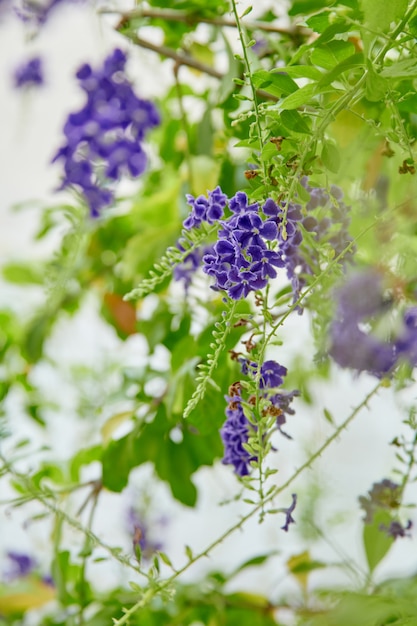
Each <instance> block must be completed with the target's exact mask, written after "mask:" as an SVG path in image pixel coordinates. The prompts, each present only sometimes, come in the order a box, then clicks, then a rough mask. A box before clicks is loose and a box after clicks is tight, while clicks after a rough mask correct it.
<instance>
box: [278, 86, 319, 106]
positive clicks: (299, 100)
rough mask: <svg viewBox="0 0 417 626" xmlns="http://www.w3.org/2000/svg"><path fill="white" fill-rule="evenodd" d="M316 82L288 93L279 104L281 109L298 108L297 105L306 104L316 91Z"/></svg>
mask: <svg viewBox="0 0 417 626" xmlns="http://www.w3.org/2000/svg"><path fill="white" fill-rule="evenodd" d="M316 87H317V85H316V83H310V84H308V85H304V87H301V88H300V89H299V90H298V91H296V92H295V93H292V94H290V95H289V96H287V97H286V98H285V100H284V101H283V102H281V104H280V108H281V109H288V110H289V109H298V107H300V106H302V105H303V104H307V102H310V100H311V98H312V97H313V96H314V95H315V93H316Z"/></svg>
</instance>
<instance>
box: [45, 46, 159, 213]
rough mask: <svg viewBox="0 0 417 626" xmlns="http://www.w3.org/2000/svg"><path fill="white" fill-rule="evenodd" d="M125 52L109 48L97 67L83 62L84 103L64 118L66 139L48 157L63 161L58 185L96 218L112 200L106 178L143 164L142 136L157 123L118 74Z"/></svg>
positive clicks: (112, 178)
mask: <svg viewBox="0 0 417 626" xmlns="http://www.w3.org/2000/svg"><path fill="white" fill-rule="evenodd" d="M126 60H127V59H126V55H125V54H124V52H122V51H121V50H119V49H116V50H114V51H113V52H112V53H111V54H110V55H109V56H108V57H107V58H106V59H105V61H104V63H103V66H102V67H101V68H98V69H97V70H93V69H92V68H91V66H90V65H88V64H84V65H83V66H82V67H81V68H80V69H79V70H78V72H77V74H76V76H77V78H78V80H79V82H80V86H81V88H82V89H83V90H84V91H85V93H86V97H87V100H86V102H85V105H84V106H83V107H82V108H81V109H80V110H79V111H77V112H76V113H72V114H70V115H69V116H68V119H67V121H66V124H65V126H64V134H65V138H66V143H65V144H64V145H63V146H62V147H61V148H60V149H59V150H58V152H57V153H56V155H55V157H54V159H53V161H58V160H62V161H63V162H64V179H63V182H62V184H61V187H60V189H65V188H68V187H72V188H75V189H76V190H77V191H79V192H81V193H82V195H83V196H84V198H85V200H86V201H87V204H88V205H89V207H90V213H91V215H92V216H93V217H97V216H98V215H99V213H100V211H101V209H102V208H103V207H105V206H108V205H109V204H111V202H112V201H113V198H114V193H113V190H112V189H111V188H110V187H109V183H110V182H111V181H115V180H118V179H119V178H120V177H121V176H123V175H124V174H128V175H130V176H133V177H136V176H139V175H140V174H141V173H142V172H143V171H144V170H145V167H146V155H145V152H144V150H143V147H142V144H141V142H142V140H143V138H144V137H145V135H146V133H147V131H148V130H150V129H151V128H154V127H155V126H157V125H158V124H159V121H160V120H159V114H158V112H157V110H156V108H155V106H154V105H153V104H152V103H151V102H148V101H146V100H141V99H140V98H138V97H137V96H136V94H135V93H134V91H133V89H132V85H131V83H130V82H129V81H128V79H127V78H126V76H125V75H124V68H125V64H126Z"/></svg>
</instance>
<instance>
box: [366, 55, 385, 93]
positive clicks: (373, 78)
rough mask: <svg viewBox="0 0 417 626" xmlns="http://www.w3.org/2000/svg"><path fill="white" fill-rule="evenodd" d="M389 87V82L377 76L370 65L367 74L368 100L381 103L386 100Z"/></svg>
mask: <svg viewBox="0 0 417 626" xmlns="http://www.w3.org/2000/svg"><path fill="white" fill-rule="evenodd" d="M388 87H389V83H388V80H387V79H386V78H383V77H382V76H381V75H380V74H377V73H376V72H375V70H374V69H373V67H372V65H371V64H369V65H368V70H367V74H366V98H367V99H368V100H369V101H370V102H380V101H381V100H383V99H384V97H385V94H386V92H387V89H388Z"/></svg>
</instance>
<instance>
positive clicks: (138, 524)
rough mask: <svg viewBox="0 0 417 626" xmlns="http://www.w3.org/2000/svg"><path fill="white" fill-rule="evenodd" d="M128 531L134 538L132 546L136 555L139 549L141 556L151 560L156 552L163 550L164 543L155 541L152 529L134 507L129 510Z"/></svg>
mask: <svg viewBox="0 0 417 626" xmlns="http://www.w3.org/2000/svg"><path fill="white" fill-rule="evenodd" d="M128 531H129V534H130V535H131V537H132V546H133V551H134V552H135V554H136V553H137V550H136V548H137V547H138V548H139V551H140V555H141V557H143V558H144V559H145V560H148V559H150V558H151V557H152V556H153V554H154V553H155V552H157V551H158V550H162V548H163V543H162V542H161V541H155V540H154V539H153V538H152V537H151V536H150V535H151V533H150V529H149V527H148V524H146V522H145V520H144V519H143V518H141V517H140V516H139V515H138V513H137V511H135V509H134V508H133V507H130V508H129V510H128Z"/></svg>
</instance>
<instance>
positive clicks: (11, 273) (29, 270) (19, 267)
mask: <svg viewBox="0 0 417 626" xmlns="http://www.w3.org/2000/svg"><path fill="white" fill-rule="evenodd" d="M2 273H3V277H4V278H5V279H6V280H7V281H8V282H9V283H15V284H17V285H43V273H42V271H41V270H40V269H39V268H37V267H36V266H35V265H33V264H32V265H26V264H25V263H8V264H7V265H5V266H4V267H3V270H2Z"/></svg>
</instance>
